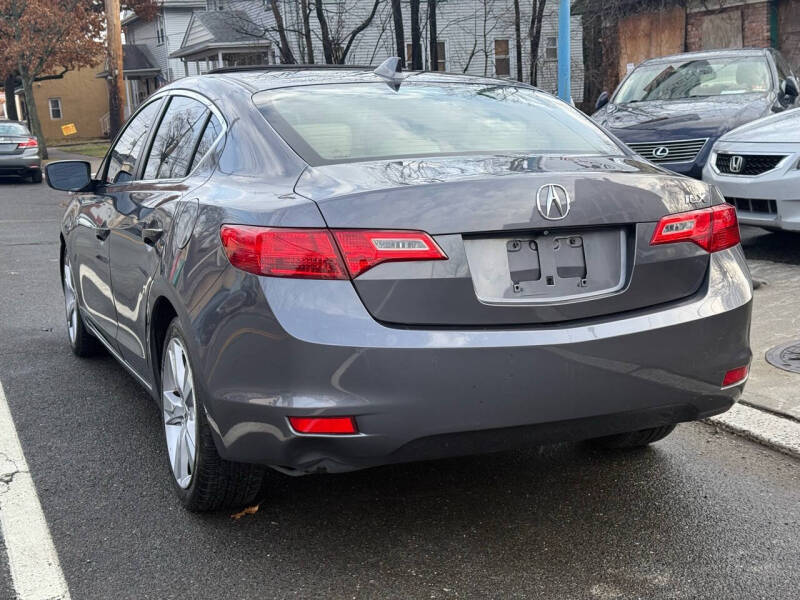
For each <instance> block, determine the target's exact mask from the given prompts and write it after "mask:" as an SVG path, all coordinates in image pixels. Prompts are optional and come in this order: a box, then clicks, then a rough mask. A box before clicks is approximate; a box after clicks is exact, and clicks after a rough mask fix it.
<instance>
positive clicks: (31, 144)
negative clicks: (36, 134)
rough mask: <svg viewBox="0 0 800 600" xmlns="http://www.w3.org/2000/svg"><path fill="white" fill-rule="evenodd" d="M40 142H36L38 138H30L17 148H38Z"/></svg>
mask: <svg viewBox="0 0 800 600" xmlns="http://www.w3.org/2000/svg"><path fill="white" fill-rule="evenodd" d="M38 147H39V142H37V141H36V138H28V139H27V140H25V141H24V142H20V143H19V144H17V148H38Z"/></svg>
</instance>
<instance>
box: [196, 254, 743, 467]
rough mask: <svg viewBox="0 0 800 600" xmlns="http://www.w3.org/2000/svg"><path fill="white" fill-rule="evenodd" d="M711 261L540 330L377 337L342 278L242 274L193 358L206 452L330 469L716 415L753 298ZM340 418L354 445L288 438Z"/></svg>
mask: <svg viewBox="0 0 800 600" xmlns="http://www.w3.org/2000/svg"><path fill="white" fill-rule="evenodd" d="M710 262H711V267H710V270H709V277H708V280H707V282H706V284H705V285H704V286H703V289H702V290H701V291H700V292H698V293H697V294H696V295H695V296H693V297H691V298H688V299H686V300H684V301H682V302H679V303H673V304H671V305H669V306H664V307H659V308H655V309H649V310H645V311H637V312H633V313H627V314H624V315H617V316H615V317H612V318H604V319H602V320H596V321H592V322H588V321H587V322H581V323H569V324H565V325H561V326H549V327H542V328H539V329H530V328H525V329H514V328H506V329H495V328H490V329H474V330H454V329H441V330H433V329H412V328H404V329H401V328H392V327H386V326H384V325H382V324H381V323H379V322H377V321H375V320H374V319H373V318H372V317H371V316H370V315H369V314H368V313H367V311H366V310H365V309H364V307H363V304H362V303H361V302H360V300H359V298H358V296H357V295H356V293H355V291H354V289H353V286H352V285H351V284H350V283H349V282H346V281H344V282H342V281H333V282H331V281H301V280H289V279H272V278H256V277H251V276H244V277H243V279H242V280H241V282H242V285H241V288H240V289H239V292H238V293H239V294H240V296H239V301H238V302H234V303H231V307H230V308H229V309H228V308H225V306H224V304H220V305H217V306H216V307H215V308H214V312H215V319H221V320H220V321H218V322H221V323H223V325H221V326H220V327H219V328H218V329H217V331H216V332H215V334H214V336H213V338H212V339H210V340H208V343H207V344H206V345H204V346H203V352H201V356H202V357H205V358H204V359H203V360H202V361H201V364H200V371H201V372H202V373H203V375H204V376H203V377H202V384H201V393H203V397H204V398H206V405H207V406H206V408H207V414H208V416H209V420H210V422H211V424H212V429H213V430H214V431H215V440H216V442H217V446H218V449H219V451H220V453H221V455H222V456H223V457H224V458H227V459H230V460H237V461H244V462H256V463H263V464H269V465H272V466H276V467H281V468H284V469H287V470H291V471H293V472H298V473H303V472H314V471H326V472H335V471H346V470H351V469H357V468H362V467H369V466H374V465H380V464H387V463H393V462H402V461H407V460H418V459H426V458H437V457H442V456H452V455H458V454H464V453H475V452H484V451H494V450H499V449H504V448H508V447H514V446H519V445H522V444H535V443H541V442H552V441H561V440H577V439H585V438H590V437H596V436H602V435H609V434H612V433H618V432H623V431H632V430H637V429H643V428H647V427H655V426H659V425H665V424H668V423H676V422H681V421H689V420H694V419H699V418H702V417H705V416H708V415H712V414H716V413H720V412H723V411H725V410H727V409H728V408H729V407H730V406H731V405H732V404H733V403H734V402H735V401H736V400H737V399H738V397H739V395H740V393H741V389H742V385H735V386H733V387H731V388H728V389H724V390H723V389H721V388H720V386H721V382H722V379H723V376H724V374H725V372H726V371H727V370H729V369H732V368H735V367H738V366H741V365H745V364H748V363H749V362H750V358H751V353H750V347H749V324H750V310H751V299H752V291H751V283H750V279H749V275H748V273H747V267H746V263H745V261H744V256H743V254H742V252H741V248H739V247H738V246H737V247H736V248H734V249H731V250H726V251H723V252H719V253H716V254H714V255H712V257H711V261H710ZM223 297H226V294H220V298H223ZM267 303H268V304H267ZM202 322H203V318H202V315H200V316H198V317H197V318H196V320H195V322H194V324H195V327H197V328H198V335H199V336H200V338H199V339H203V336H202V331H203V330H202ZM344 415H347V416H355V417H356V420H357V424H358V428H359V434H358V435H352V436H307V435H299V434H297V433H295V432H294V431H293V430H292V429H291V427H290V426H289V423H288V417H289V416H344Z"/></svg>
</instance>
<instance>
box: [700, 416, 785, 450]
mask: <svg viewBox="0 0 800 600" xmlns="http://www.w3.org/2000/svg"><path fill="white" fill-rule="evenodd" d="M707 421H709V422H710V423H712V424H714V425H719V426H720V427H722V428H724V429H728V430H730V431H733V432H734V433H738V434H739V435H741V436H744V437H747V438H750V439H752V440H755V441H757V442H761V443H762V444H765V445H766V446H770V447H771V448H774V449H776V450H780V451H781V452H785V453H786V454H791V455H793V456H800V423H798V422H797V421H792V420H791V419H782V418H781V417H778V416H776V415H773V414H772V413H768V412H765V411H763V410H758V409H756V408H751V407H750V406H746V405H744V404H734V405H733V408H731V409H730V410H729V411H728V412H725V413H722V414H721V415H717V416H716V417H711V418H709V419H707Z"/></svg>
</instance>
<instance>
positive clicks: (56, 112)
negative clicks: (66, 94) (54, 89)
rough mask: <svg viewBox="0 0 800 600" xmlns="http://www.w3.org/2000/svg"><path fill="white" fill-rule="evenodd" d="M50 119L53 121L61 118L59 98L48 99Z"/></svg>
mask: <svg viewBox="0 0 800 600" xmlns="http://www.w3.org/2000/svg"><path fill="white" fill-rule="evenodd" d="M47 103H48V105H49V107H50V118H51V119H53V120H54V121H55V120H57V119H60V118H61V98H49V99H48V101H47Z"/></svg>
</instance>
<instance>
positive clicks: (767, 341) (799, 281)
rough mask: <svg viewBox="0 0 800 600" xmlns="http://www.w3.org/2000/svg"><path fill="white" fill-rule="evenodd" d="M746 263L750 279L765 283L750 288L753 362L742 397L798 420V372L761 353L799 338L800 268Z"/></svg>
mask: <svg viewBox="0 0 800 600" xmlns="http://www.w3.org/2000/svg"><path fill="white" fill-rule="evenodd" d="M748 264H749V265H750V270H751V272H752V274H753V279H755V280H757V281H762V282H764V284H763V285H761V286H760V287H759V288H758V289H756V290H755V291H754V292H753V326H752V330H751V333H750V342H751V344H752V348H753V364H752V366H751V370H750V380H749V381H748V382H747V385H746V386H745V390H744V395H743V397H742V400H743V401H744V402H746V403H747V404H751V405H753V406H756V407H759V408H763V409H765V410H768V411H771V412H776V413H779V414H783V415H786V416H789V417H792V418H794V419H797V420H800V374H798V373H790V372H789V371H784V370H782V369H779V368H777V367H774V366H772V365H771V364H769V363H768V362H767V361H766V359H765V357H764V355H765V354H766V352H767V350H769V349H770V348H773V347H774V346H777V345H779V344H782V343H785V342H790V341H794V340H800V293H798V292H800V268H798V267H797V266H796V265H791V264H783V263H776V262H770V261H763V260H751V261H748Z"/></svg>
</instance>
